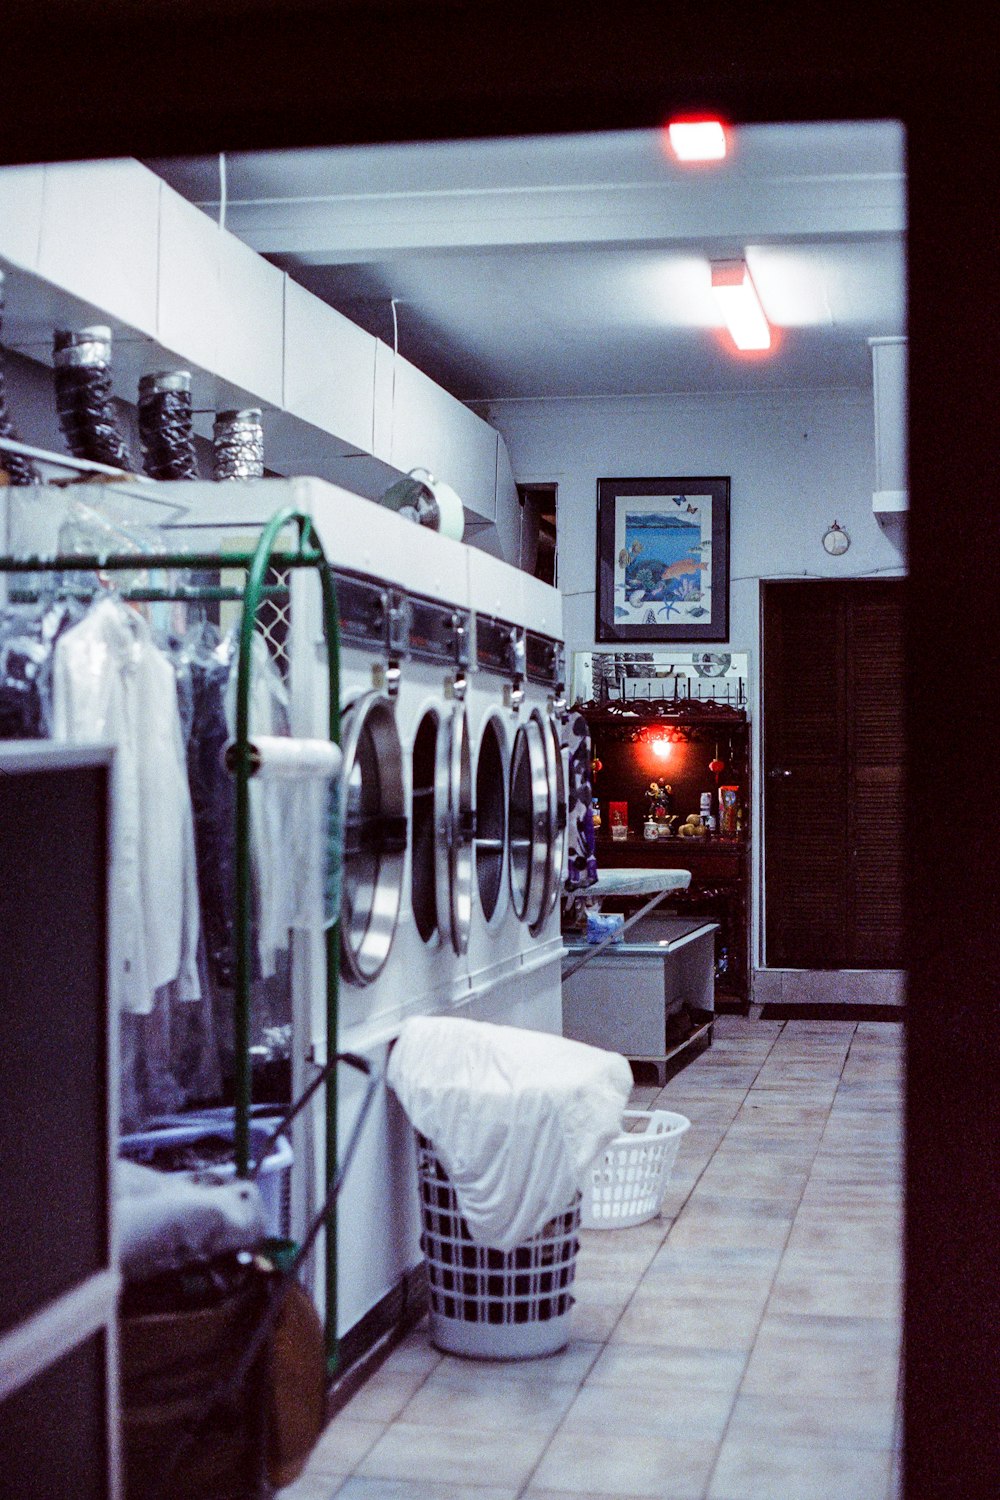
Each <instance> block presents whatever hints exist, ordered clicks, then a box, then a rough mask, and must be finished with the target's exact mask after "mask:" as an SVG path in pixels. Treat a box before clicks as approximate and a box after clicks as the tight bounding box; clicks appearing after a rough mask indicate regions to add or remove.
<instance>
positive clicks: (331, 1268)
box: [0, 506, 340, 1374]
mask: <svg viewBox="0 0 1000 1500" xmlns="http://www.w3.org/2000/svg"><path fill="white" fill-rule="evenodd" d="M289 527H294V528H295V529H296V531H297V534H298V542H297V547H296V548H295V550H293V551H278V550H277V549H278V543H279V539H280V538H281V535H282V533H283V532H285V531H286V530H287V529H288V528H289ZM269 568H278V569H281V570H284V569H286V568H314V569H315V570H316V572H317V573H318V575H319V581H320V589H321V593H322V612H323V631H324V635H325V638H326V648H327V667H328V675H329V696H330V710H329V730H328V732H329V739H330V741H331V743H332V744H335V745H339V744H340V615H339V610H338V606H337V591H336V585H335V583H334V579H333V573H332V571H331V569H330V566H329V563H328V561H327V557H326V554H325V552H324V549H323V544H322V542H321V540H320V537H319V535H318V533H317V531H316V528H315V526H314V525H313V522H312V518H311V517H310V516H308V515H306V514H305V513H304V512H302V511H299V510H296V509H295V508H294V507H293V506H287V507H285V508H284V509H283V510H280V511H278V512H276V514H275V515H274V516H272V518H271V520H270V521H269V522H268V523H267V525H266V526H265V527H264V529H263V530H262V532H261V534H260V539H259V541H258V543H257V546H256V548H255V550H254V551H253V552H252V553H250V552H242V553H240V552H141V553H135V552H108V553H96V552H95V553H90V554H81V553H71V554H63V555H58V554H56V555H52V556H47V557H3V556H0V573H15V574H16V573H116V572H128V573H135V572H138V571H143V572H145V571H146V570H148V569H156V570H157V571H164V572H170V571H175V572H176V571H188V570H195V571H211V572H216V571H220V572H221V571H222V570H223V569H225V570H230V569H232V570H239V571H242V572H244V573H245V574H246V583H245V586H244V588H243V589H242V590H241V589H239V588H232V587H224V586H220V585H212V584H208V585H202V584H184V583H178V584H177V585H176V586H175V587H174V588H162V589H161V588H143V587H141V586H138V587H135V588H127V589H124V590H122V594H121V597H122V598H123V599H126V600H134V601H136V602H150V601H161V602H167V601H180V602H189V603H190V602H197V601H204V600H234V601H242V604H243V612H242V616H241V619H240V636H239V652H238V657H237V678H236V735H235V739H234V742H233V755H232V768H233V775H234V778H235V783H236V911H235V918H236V921H235V943H236V965H235V994H234V1002H233V1029H234V1039H235V1069H236V1079H235V1084H236V1089H235V1110H234V1119H235V1152H236V1171H237V1175H238V1176H240V1177H250V1176H252V1166H251V1161H250V1107H251V1103H252V1073H251V1066H250V985H251V976H252V952H253V946H252V925H251V874H250V776H251V754H250V687H251V664H252V648H253V637H254V628H255V625H256V621H257V612H258V610H259V608H260V605H261V603H262V602H263V600H264V599H267V598H271V597H273V596H274V595H275V594H276V593H280V592H282V591H281V590H280V589H275V588H274V587H273V586H271V585H268V584H266V583H265V578H266V576H267V572H268V569H269ZM339 986H340V922H339V918H338V919H336V920H334V922H333V923H331V925H330V926H329V927H328V928H327V929H326V1024H327V1052H326V1055H327V1059H328V1068H327V1076H326V1110H325V1137H326V1141H325V1144H326V1162H327V1173H326V1175H327V1179H328V1181H332V1180H334V1179H335V1177H336V1173H337V1150H338V1139H337V1082H336V1070H335V1069H334V1068H333V1067H330V1066H329V1062H332V1060H333V1059H334V1058H336V1056H337V1034H338V1023H339ZM300 1102H301V1101H296V1103H294V1104H293V1106H292V1113H297V1109H298V1104H299V1103H300ZM325 1228H326V1256H325V1268H324V1269H325V1274H324V1283H325V1293H326V1299H325V1300H326V1352H327V1368H328V1371H329V1373H330V1374H332V1373H333V1372H334V1371H335V1370H336V1367H337V1355H338V1350H337V1222H336V1201H335V1196H334V1197H331V1198H330V1199H329V1206H328V1211H327V1215H326V1223H325Z"/></svg>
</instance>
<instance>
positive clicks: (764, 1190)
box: [698, 1147, 809, 1203]
mask: <svg viewBox="0 0 1000 1500" xmlns="http://www.w3.org/2000/svg"><path fill="white" fill-rule="evenodd" d="M808 1177H809V1168H808V1165H805V1166H803V1165H801V1164H800V1163H799V1161H798V1160H796V1159H794V1158H793V1160H792V1161H788V1160H786V1159H783V1158H781V1157H771V1156H761V1155H759V1154H758V1153H756V1152H755V1153H749V1152H735V1151H734V1152H732V1153H726V1152H725V1148H724V1147H722V1148H720V1150H718V1151H717V1152H716V1153H715V1156H714V1158H713V1159H712V1161H711V1162H710V1163H709V1165H708V1166H707V1167H706V1168H705V1170H704V1172H703V1173H702V1175H701V1181H700V1182H699V1184H698V1187H699V1191H700V1192H703V1193H709V1194H715V1195H718V1196H722V1195H725V1196H726V1197H728V1198H734V1199H741V1198H781V1199H791V1200H792V1201H793V1202H795V1203H798V1201H799V1199H800V1198H801V1196H802V1193H803V1191H804V1190H805V1186H806V1182H807V1181H808Z"/></svg>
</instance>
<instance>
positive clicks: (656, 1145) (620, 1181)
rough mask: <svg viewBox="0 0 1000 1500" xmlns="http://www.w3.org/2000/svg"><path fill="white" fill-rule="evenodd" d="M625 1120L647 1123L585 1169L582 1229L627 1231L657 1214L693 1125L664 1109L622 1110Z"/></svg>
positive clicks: (619, 1139) (625, 1136)
mask: <svg viewBox="0 0 1000 1500" xmlns="http://www.w3.org/2000/svg"><path fill="white" fill-rule="evenodd" d="M624 1119H625V1120H645V1122H646V1128H645V1130H635V1131H629V1132H627V1133H626V1134H624V1135H620V1136H618V1137H617V1139H616V1140H613V1141H612V1142H611V1145H610V1146H608V1147H607V1149H606V1150H605V1151H604V1152H602V1154H601V1155H600V1156H599V1157H598V1158H597V1159H596V1161H594V1162H593V1164H592V1165H591V1166H590V1167H588V1169H587V1174H586V1177H585V1179H584V1183H583V1187H582V1193H583V1210H582V1216H581V1222H582V1224H583V1227H584V1229H629V1228H631V1226H632V1225H633V1224H644V1223H645V1222H646V1220H647V1219H653V1218H655V1217H656V1215H657V1214H658V1213H659V1212H660V1205H661V1204H662V1202H663V1198H664V1194H665V1193H666V1191H667V1183H668V1182H669V1181H670V1173H671V1171H672V1170H673V1165H674V1161H675V1160H676V1158H677V1152H678V1150H679V1149H680V1144H681V1136H682V1135H683V1134H684V1132H685V1130H687V1129H689V1128H690V1125H691V1121H690V1120H689V1119H687V1118H686V1117H685V1116H684V1115H675V1114H673V1113H672V1112H671V1111H670V1110H668V1109H654V1110H637V1109H630V1110H626V1111H625V1114H624Z"/></svg>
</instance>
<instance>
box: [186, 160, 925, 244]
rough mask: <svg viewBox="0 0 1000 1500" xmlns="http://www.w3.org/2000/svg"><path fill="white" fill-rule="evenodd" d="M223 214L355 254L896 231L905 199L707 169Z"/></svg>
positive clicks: (278, 205)
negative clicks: (697, 177) (697, 176)
mask: <svg viewBox="0 0 1000 1500" xmlns="http://www.w3.org/2000/svg"><path fill="white" fill-rule="evenodd" d="M201 206H202V207H204V208H205V209H206V210H207V211H209V212H213V211H214V210H215V209H216V208H217V205H216V204H211V203H203V204H202V205H201ZM226 224H227V227H228V228H230V229H231V230H232V231H233V232H234V233H235V234H237V235H238V236H239V237H240V239H242V240H245V241H246V243H247V244H248V245H251V246H252V247H253V248H254V249H255V250H258V251H260V252H261V254H264V255H289V256H294V257H295V259H296V260H297V261H298V262H299V263H300V264H303V265H338V264H350V265H357V264H363V263H370V262H374V261H380V260H384V259H385V258H386V257H387V256H400V255H407V254H418V253H419V254H426V253H427V252H428V251H434V250H456V249H461V250H464V251H469V250H476V249H483V250H486V249H498V248H503V247H512V246H521V247H527V246H533V245H538V246H543V245H544V246H549V247H551V246H553V245H559V246H570V245H576V246H613V245H619V244H626V243H627V244H628V245H630V246H632V247H636V246H641V245H648V246H654V245H656V246H664V245H669V244H683V243H690V242H699V243H704V242H705V241H718V242H719V243H721V244H727V243H733V244H738V243H746V242H748V241H752V242H755V243H758V242H766V241H769V240H775V239H782V240H787V239H790V238H793V239H808V240H817V239H818V240H822V239H824V238H828V237H834V238H836V239H845V238H853V237H856V236H859V235H864V236H871V235H879V234H887V235H898V234H901V233H903V231H904V230H905V227H906V202H905V184H904V180H903V177H902V175H901V174H896V173H883V174H873V175H870V176H857V177H854V176H841V177H833V178H830V177H822V176H816V177H802V178H786V179H772V180H769V181H766V182H760V181H755V182H753V183H752V184H747V183H744V182H741V181H740V180H736V181H734V180H733V179H731V178H716V179H713V180H711V181H706V180H704V179H702V180H701V181H698V182H685V183H670V184H668V185H666V186H661V185H656V184H649V183H623V184H621V183H619V184H613V185H611V184H609V185H598V186H587V187H577V186H573V187H555V188H545V189H532V190H525V189H523V188H498V189H480V190H460V191H440V192H438V191H432V192H418V193H394V194H386V195H379V194H370V195H363V196H362V195H358V194H344V195H340V196H338V195H331V196H329V197H325V198H319V199H317V198H315V197H310V198H283V199H268V200H264V201H260V200H258V201H252V200H250V201H243V202H240V201H235V202H234V201H230V203H229V205H228V209H227V218H226Z"/></svg>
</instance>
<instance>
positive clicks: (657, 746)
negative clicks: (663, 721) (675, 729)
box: [649, 735, 674, 760]
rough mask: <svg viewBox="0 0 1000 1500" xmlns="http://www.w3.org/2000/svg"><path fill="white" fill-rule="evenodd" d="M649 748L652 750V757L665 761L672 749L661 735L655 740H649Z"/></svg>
mask: <svg viewBox="0 0 1000 1500" xmlns="http://www.w3.org/2000/svg"><path fill="white" fill-rule="evenodd" d="M649 748H650V749H651V750H652V752H653V754H654V755H656V756H658V757H659V759H660V760H666V759H667V757H668V756H669V754H670V752H671V750H672V749H673V748H674V747H673V745H672V744H671V743H670V741H669V740H668V739H666V738H665V736H662V735H661V736H660V737H659V738H657V739H655V740H650V742H649Z"/></svg>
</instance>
